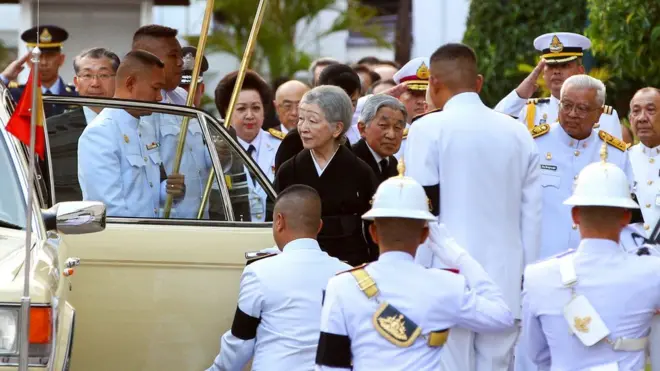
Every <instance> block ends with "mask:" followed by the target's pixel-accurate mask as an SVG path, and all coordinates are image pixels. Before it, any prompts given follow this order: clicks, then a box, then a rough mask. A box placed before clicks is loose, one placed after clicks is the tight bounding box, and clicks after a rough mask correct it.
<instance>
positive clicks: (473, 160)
mask: <svg viewBox="0 0 660 371" xmlns="http://www.w3.org/2000/svg"><path fill="white" fill-rule="evenodd" d="M404 160H405V165H406V175H408V176H411V177H412V178H414V179H415V180H417V181H418V182H419V183H420V184H421V185H422V186H424V187H425V188H426V189H427V194H428V192H429V191H430V190H431V189H432V188H431V187H433V186H436V187H437V186H438V185H439V190H435V192H437V193H438V195H429V198H430V199H432V200H433V199H434V198H435V199H436V200H437V199H439V212H440V221H441V222H442V223H444V224H446V225H447V228H448V229H449V230H451V231H452V234H453V236H454V238H455V239H456V241H457V242H458V244H459V245H461V246H463V247H464V248H465V249H466V250H467V251H468V253H469V254H470V255H471V256H473V257H474V258H475V259H476V260H477V261H478V262H479V263H480V264H481V265H482V266H483V267H484V269H485V270H486V272H488V274H489V275H490V276H491V277H492V278H493V281H495V283H496V284H498V286H499V287H500V288H501V289H502V291H503V294H504V299H505V301H506V303H507V305H508V306H509V307H510V308H511V310H512V312H513V314H514V316H516V318H519V317H518V316H519V314H520V285H521V280H522V275H523V268H524V266H525V265H526V264H528V263H531V262H533V261H536V259H537V257H538V249H539V243H540V219H541V186H540V178H539V175H540V173H539V153H538V150H537V148H536V144H535V143H534V140H533V139H532V137H531V135H530V134H529V131H528V130H527V129H526V128H525V127H524V126H523V125H519V123H518V122H517V121H516V120H514V119H513V118H511V117H510V116H507V115H504V114H501V113H498V112H495V111H494V110H491V109H490V108H488V107H486V106H485V105H484V104H483V103H482V102H481V100H480V99H479V96H478V95H477V94H476V93H463V94H459V95H456V96H454V97H452V98H451V99H450V100H449V101H448V102H447V103H446V105H445V107H444V109H443V110H442V111H438V112H432V113H429V114H427V115H425V116H423V117H421V118H419V119H418V120H416V121H415V124H414V125H412V127H411V129H410V132H409V134H408V144H407V148H406V153H405V155H404ZM420 250H422V251H423V250H424V249H423V248H420ZM422 251H419V253H418V255H422V254H421V253H422ZM432 260H433V261H432V262H431V263H430V266H438V264H439V263H438V262H436V260H435V259H432ZM427 266H428V265H427ZM456 333H457V334H461V331H457V332H456ZM461 335H465V334H461ZM452 336H453V335H450V336H449V342H448V344H447V348H448V349H446V352H445V354H443V358H444V360H443V362H444V363H445V364H446V368H445V369H446V370H465V371H470V370H473V368H472V367H471V366H470V363H471V362H474V359H475V358H476V369H477V371H500V370H502V371H504V370H508V367H509V363H510V362H511V355H512V349H513V346H514V343H515V341H516V338H517V331H515V330H511V331H504V332H502V333H497V334H476V335H475V334H471V336H467V337H464V336H460V337H462V338H463V339H458V338H457V337H454V338H456V340H455V344H452V340H453V339H452ZM472 338H474V339H472ZM473 342H474V344H473ZM454 345H455V346H456V347H455V348H454ZM473 345H474V346H473ZM450 349H451V350H450ZM472 350H475V351H476V356H472V355H471V351H472Z"/></svg>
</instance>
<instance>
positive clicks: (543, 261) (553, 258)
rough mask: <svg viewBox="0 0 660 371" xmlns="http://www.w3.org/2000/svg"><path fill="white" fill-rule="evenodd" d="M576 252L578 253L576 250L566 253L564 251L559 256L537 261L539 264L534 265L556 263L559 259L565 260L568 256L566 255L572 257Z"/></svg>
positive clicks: (569, 250)
mask: <svg viewBox="0 0 660 371" xmlns="http://www.w3.org/2000/svg"><path fill="white" fill-rule="evenodd" d="M575 251H576V250H575V249H568V250H566V251H562V252H560V253H559V254H557V255H553V256H551V257H549V258H545V259H541V260H539V261H537V262H536V263H534V264H543V263H548V262H554V261H556V260H557V259H559V258H563V257H564V256H566V255H570V254H573V253H575Z"/></svg>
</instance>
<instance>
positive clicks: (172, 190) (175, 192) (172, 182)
mask: <svg viewBox="0 0 660 371" xmlns="http://www.w3.org/2000/svg"><path fill="white" fill-rule="evenodd" d="M184 181H185V178H184V176H183V174H170V175H168V176H167V193H168V194H170V195H172V197H174V198H181V197H183V196H184V195H185V194H186V183H185V182H184Z"/></svg>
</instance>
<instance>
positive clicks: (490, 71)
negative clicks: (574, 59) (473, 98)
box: [463, 0, 607, 107]
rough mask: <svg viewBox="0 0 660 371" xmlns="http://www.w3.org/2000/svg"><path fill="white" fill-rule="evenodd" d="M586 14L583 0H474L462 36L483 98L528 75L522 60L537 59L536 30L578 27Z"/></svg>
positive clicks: (491, 100) (492, 100)
mask: <svg viewBox="0 0 660 371" xmlns="http://www.w3.org/2000/svg"><path fill="white" fill-rule="evenodd" d="M603 1H607V0H603ZM586 20H587V12H586V0H555V1H538V0H509V1H502V0H477V1H472V2H471V3H470V13H469V17H468V20H467V29H466V32H465V35H464V38H463V42H464V43H466V44H468V45H470V46H472V47H473V48H474V50H475V51H476V53H477V57H478V59H479V69H480V72H481V73H482V74H483V75H484V78H485V83H484V87H483V90H482V93H481V96H482V99H483V100H484V102H485V103H486V104H488V105H489V106H491V107H494V106H495V105H496V104H497V102H498V101H499V100H500V99H502V98H504V97H505V96H506V95H507V94H509V93H510V92H511V90H513V89H515V88H516V87H517V86H518V84H520V82H521V81H522V80H523V79H524V78H525V76H527V74H528V72H525V69H524V68H520V65H522V64H531V63H533V62H534V61H535V60H537V58H538V55H539V52H538V51H537V50H536V49H534V46H533V41H534V39H535V38H536V37H537V36H539V35H542V34H544V33H547V32H553V31H565V32H577V33H582V32H583V30H584V26H585V24H586Z"/></svg>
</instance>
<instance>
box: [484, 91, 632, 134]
mask: <svg viewBox="0 0 660 371" xmlns="http://www.w3.org/2000/svg"><path fill="white" fill-rule="evenodd" d="M495 110H496V111H499V112H502V113H506V114H507V115H511V116H514V117H517V118H518V120H519V121H520V122H523V123H524V124H525V125H527V127H528V128H529V129H531V128H532V127H533V126H538V125H541V124H552V123H553V122H557V121H558V120H559V99H557V98H555V97H554V96H552V95H551V96H550V97H549V98H540V99H524V98H520V97H519V96H518V93H516V91H515V90H514V91H512V92H511V93H509V95H507V96H506V97H504V99H502V100H501V101H500V102H499V103H498V104H497V106H495ZM594 129H601V130H605V131H606V132H608V133H610V134H612V135H614V136H615V137H617V138H619V139H621V138H622V135H623V134H622V132H621V122H619V114H618V113H617V112H616V110H615V109H614V108H613V107H611V106H603V113H602V114H601V115H600V119H599V120H598V122H597V123H596V125H594Z"/></svg>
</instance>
